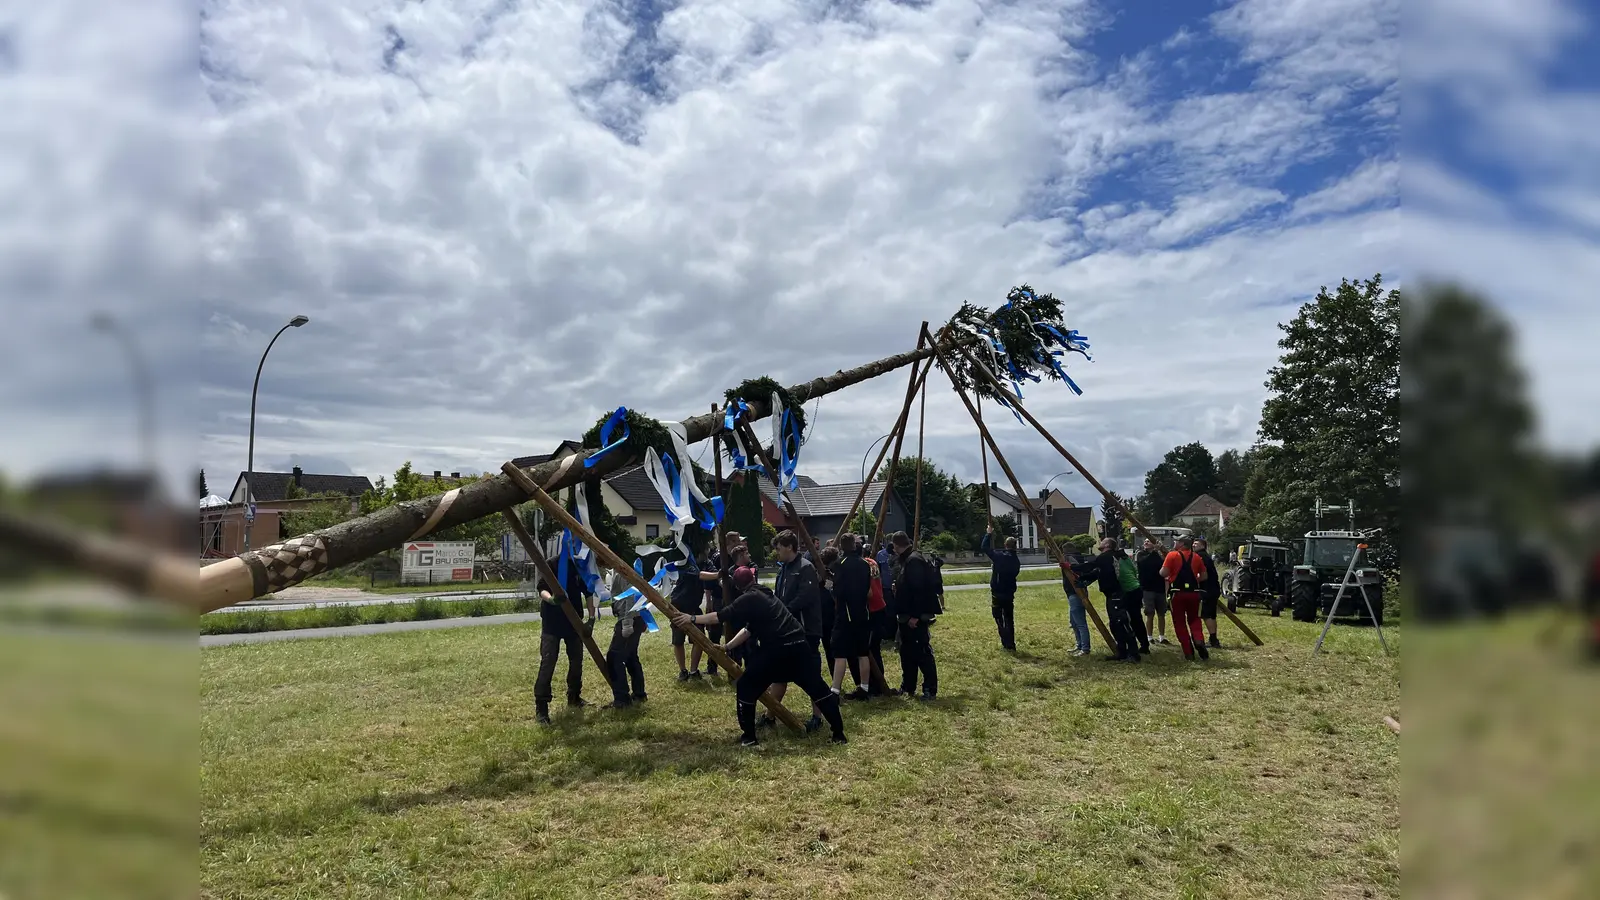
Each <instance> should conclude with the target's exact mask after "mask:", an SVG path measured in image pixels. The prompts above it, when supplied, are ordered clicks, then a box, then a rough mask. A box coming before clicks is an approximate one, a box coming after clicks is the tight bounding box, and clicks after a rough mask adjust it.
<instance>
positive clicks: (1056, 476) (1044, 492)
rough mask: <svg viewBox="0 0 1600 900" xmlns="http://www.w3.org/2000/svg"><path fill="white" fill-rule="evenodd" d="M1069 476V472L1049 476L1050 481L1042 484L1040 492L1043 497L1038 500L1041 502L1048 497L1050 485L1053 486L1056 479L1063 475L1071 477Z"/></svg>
mask: <svg viewBox="0 0 1600 900" xmlns="http://www.w3.org/2000/svg"><path fill="white" fill-rule="evenodd" d="M1071 474H1072V473H1071V472H1057V473H1056V474H1054V475H1051V476H1050V480H1049V481H1046V482H1045V483H1044V491H1043V492H1042V493H1043V496H1041V497H1040V498H1039V499H1040V500H1041V501H1042V500H1044V499H1045V497H1048V496H1050V485H1052V484H1055V483H1056V479H1057V478H1060V477H1061V476H1063V475H1071Z"/></svg>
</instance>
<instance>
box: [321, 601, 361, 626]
mask: <svg viewBox="0 0 1600 900" xmlns="http://www.w3.org/2000/svg"><path fill="white" fill-rule="evenodd" d="M322 624H323V626H324V627H339V626H344V625H359V624H361V610H360V609H359V608H358V607H354V606H351V605H350V604H348V603H338V604H335V605H333V606H325V607H323V622H322Z"/></svg>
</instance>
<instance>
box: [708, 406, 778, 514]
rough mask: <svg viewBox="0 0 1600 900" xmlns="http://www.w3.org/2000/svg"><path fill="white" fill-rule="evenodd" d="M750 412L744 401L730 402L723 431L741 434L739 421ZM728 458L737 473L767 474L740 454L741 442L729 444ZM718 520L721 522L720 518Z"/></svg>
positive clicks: (723, 416) (761, 467)
mask: <svg viewBox="0 0 1600 900" xmlns="http://www.w3.org/2000/svg"><path fill="white" fill-rule="evenodd" d="M749 412H750V404H748V403H746V402H744V401H743V400H729V401H728V405H727V406H725V407H723V410H722V427H723V429H724V430H725V431H727V432H728V433H730V434H734V435H737V434H738V433H739V432H738V429H737V425H738V423H739V419H740V418H742V417H744V416H745V415H747V414H748V413H749ZM728 457H729V459H730V461H731V462H732V464H733V465H732V468H733V471H735V472H760V473H762V474H766V471H767V470H766V467H765V466H763V465H761V463H759V462H757V461H756V460H754V459H750V458H747V457H746V456H745V455H744V454H743V453H740V452H739V442H738V441H736V440H735V441H729V442H728ZM718 518H719V521H720V517H718Z"/></svg>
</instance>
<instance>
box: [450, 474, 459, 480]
mask: <svg viewBox="0 0 1600 900" xmlns="http://www.w3.org/2000/svg"><path fill="white" fill-rule="evenodd" d="M450 477H451V478H455V479H458V480H459V479H460V478H461V473H460V472H451V473H450Z"/></svg>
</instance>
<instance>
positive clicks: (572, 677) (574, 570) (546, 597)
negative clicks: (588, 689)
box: [533, 562, 596, 725]
mask: <svg viewBox="0 0 1600 900" xmlns="http://www.w3.org/2000/svg"><path fill="white" fill-rule="evenodd" d="M566 589H567V597H568V598H569V599H579V598H585V597H586V595H585V594H584V592H583V579H582V578H581V577H580V576H579V575H578V566H577V563H576V562H573V563H571V564H569V565H568V567H567V585H566ZM539 598H540V599H541V600H542V601H544V602H542V603H540V604H539V631H540V633H539V676H538V678H537V679H536V680H535V681H534V683H533V703H534V719H535V720H536V721H537V722H538V723H539V724H541V725H548V724H550V701H551V699H552V695H553V687H554V686H553V682H554V680H555V675H556V661H557V660H558V659H559V658H560V657H561V647H562V645H563V644H565V645H566V648H567V706H569V707H574V708H577V707H581V706H584V705H585V704H584V702H583V696H582V694H583V640H582V638H580V637H579V636H578V630H577V629H576V628H573V627H572V620H571V619H568V618H567V613H566V610H564V609H562V608H561V603H560V602H559V601H557V600H556V599H555V596H554V595H553V594H552V593H551V592H550V591H549V590H541V591H540V592H539ZM586 599H587V601H588V604H587V606H588V611H589V621H590V622H591V623H592V622H593V621H594V619H595V616H596V611H595V599H594V597H593V596H587V598H586Z"/></svg>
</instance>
